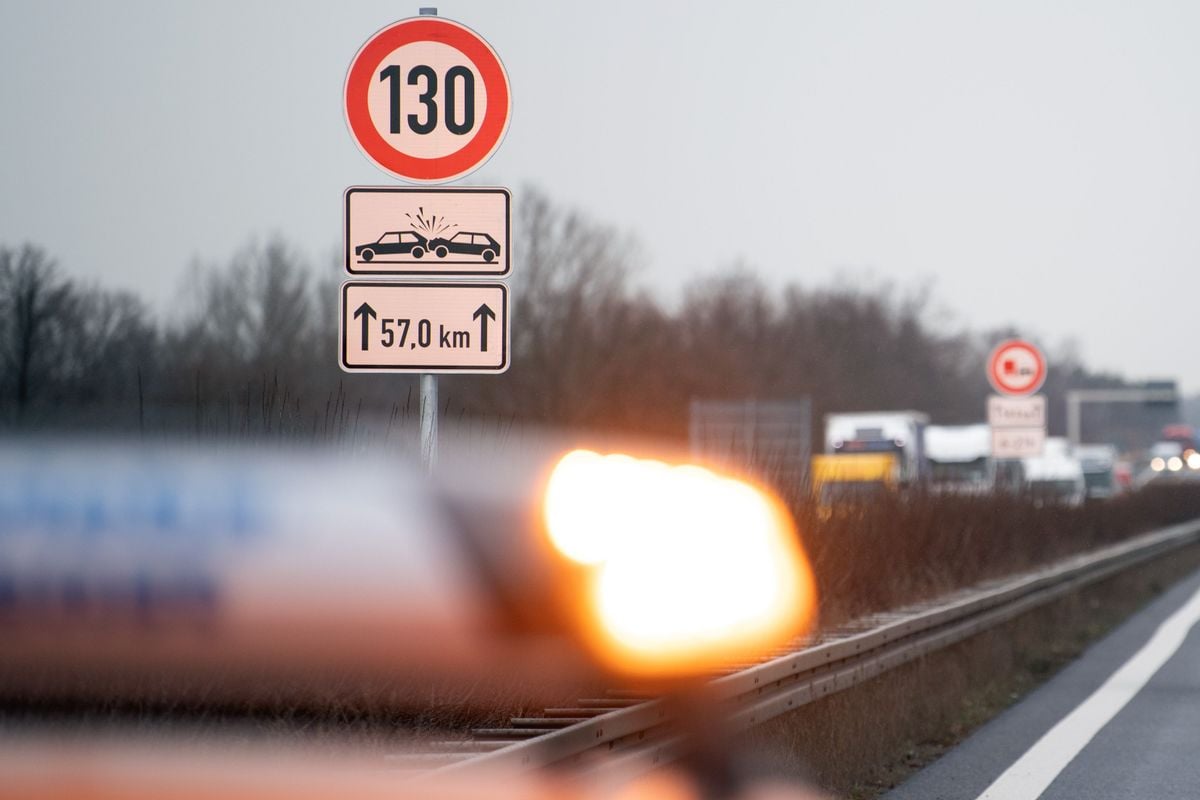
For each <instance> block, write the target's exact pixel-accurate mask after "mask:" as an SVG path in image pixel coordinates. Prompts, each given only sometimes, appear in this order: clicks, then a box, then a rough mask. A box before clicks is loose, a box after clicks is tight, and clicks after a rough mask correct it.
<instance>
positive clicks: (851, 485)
mask: <svg viewBox="0 0 1200 800" xmlns="http://www.w3.org/2000/svg"><path fill="white" fill-rule="evenodd" d="M899 472H900V464H899V459H898V458H897V457H896V454H895V453H849V454H846V455H816V456H813V458H812V470H811V473H810V476H811V484H812V492H813V497H814V498H815V499H816V501H817V510H818V512H819V513H820V514H821V515H822V516H828V515H829V513H830V512H831V511H832V510H833V508H834V507H835V506H839V505H847V504H856V503H862V502H864V501H869V500H871V499H873V498H876V497H879V496H880V495H881V494H883V493H885V492H888V491H892V490H894V489H895V488H896V482H897V478H898V477H899Z"/></svg>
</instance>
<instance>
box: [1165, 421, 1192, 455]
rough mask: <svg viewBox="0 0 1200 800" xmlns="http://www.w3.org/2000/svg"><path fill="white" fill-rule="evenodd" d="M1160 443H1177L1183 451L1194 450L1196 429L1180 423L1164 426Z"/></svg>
mask: <svg viewBox="0 0 1200 800" xmlns="http://www.w3.org/2000/svg"><path fill="white" fill-rule="evenodd" d="M1162 441H1164V442H1178V443H1179V445H1180V446H1181V447H1182V448H1183V449H1184V450H1195V449H1196V429H1195V428H1193V427H1192V426H1191V425H1184V424H1182V423H1178V424H1175V425H1166V426H1164V427H1163V429H1162Z"/></svg>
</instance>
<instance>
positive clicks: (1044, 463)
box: [1021, 436, 1087, 506]
mask: <svg viewBox="0 0 1200 800" xmlns="http://www.w3.org/2000/svg"><path fill="white" fill-rule="evenodd" d="M1021 464H1022V466H1023V467H1024V470H1025V487H1026V489H1028V490H1029V491H1030V492H1031V493H1032V494H1033V495H1034V497H1035V498H1036V499H1037V500H1039V501H1040V502H1048V503H1064V504H1066V505H1070V506H1078V505H1082V504H1083V500H1084V498H1085V497H1086V496H1087V484H1086V482H1085V480H1084V476H1083V465H1082V464H1081V463H1080V461H1079V459H1078V458H1076V457H1075V455H1074V453H1073V452H1072V450H1071V444H1070V442H1068V441H1067V440H1066V439H1065V438H1063V437H1060V436H1052V437H1049V438H1047V439H1046V444H1045V448H1044V450H1043V452H1042V454H1041V455H1040V456H1035V457H1033V458H1025V459H1022V460H1021Z"/></svg>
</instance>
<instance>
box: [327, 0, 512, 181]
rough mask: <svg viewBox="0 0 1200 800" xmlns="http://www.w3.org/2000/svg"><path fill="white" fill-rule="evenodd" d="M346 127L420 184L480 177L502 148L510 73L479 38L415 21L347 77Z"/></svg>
mask: <svg viewBox="0 0 1200 800" xmlns="http://www.w3.org/2000/svg"><path fill="white" fill-rule="evenodd" d="M345 104H346V124H347V125H348V126H349V128H350V133H351V134H352V135H353V136H354V140H355V141H356V142H357V143H358V146H359V148H360V149H362V151H363V153H364V154H365V155H366V156H367V158H369V159H371V161H373V162H374V163H375V165H376V166H377V167H379V168H380V169H382V170H384V171H385V172H389V173H391V174H392V175H395V176H396V177H397V178H401V179H403V180H406V181H412V182H414V183H444V182H446V181H452V180H454V179H455V178H461V177H462V176H463V175H466V174H467V173H469V172H472V171H473V170H475V169H476V168H478V167H479V166H481V165H482V164H483V163H484V162H485V161H487V160H488V159H489V158H490V157H491V155H492V153H494V152H496V148H497V147H499V146H500V142H501V140H503V139H504V134H505V132H507V130H508V121H509V116H510V114H511V112H512V97H511V94H510V92H509V85H508V74H507V73H506V72H505V71H504V65H503V64H502V63H500V58H499V56H497V55H496V51H495V50H493V49H492V46H491V45H489V44H488V43H487V42H486V41H484V40H483V38H482V37H480V36H479V34H477V33H475V32H474V31H472V30H471V29H470V28H467V27H466V26H464V25H460V24H459V23H457V22H451V21H450V20H448V19H442V18H441V17H413V18H411V19H404V20H401V21H399V22H397V23H395V24H393V25H389V26H388V27H386V28H384V29H383V30H381V31H379V32H377V33H376V34H375V35H374V36H372V37H371V38H370V39H368V40H367V42H366V44H364V45H363V46H362V47H361V48H360V49H359V51H358V53H357V55H355V56H354V60H353V61H352V62H351V63H350V69H349V71H348V72H347V73H346V87H345Z"/></svg>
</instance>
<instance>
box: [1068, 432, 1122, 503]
mask: <svg viewBox="0 0 1200 800" xmlns="http://www.w3.org/2000/svg"><path fill="white" fill-rule="evenodd" d="M1117 455H1118V453H1117V448H1116V446H1115V445H1111V444H1081V445H1079V446H1078V447H1076V448H1075V457H1076V458H1078V459H1079V465H1080V466H1081V467H1082V468H1083V482H1084V486H1085V488H1086V492H1087V497H1088V499H1089V500H1102V499H1104V498H1106V497H1112V496H1113V495H1114V494H1116V493H1117V492H1118V491H1120V488H1121V487H1120V485H1119V484H1118V483H1117V475H1116V469H1117Z"/></svg>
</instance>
